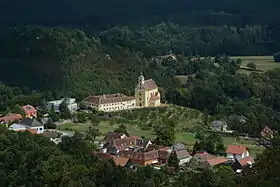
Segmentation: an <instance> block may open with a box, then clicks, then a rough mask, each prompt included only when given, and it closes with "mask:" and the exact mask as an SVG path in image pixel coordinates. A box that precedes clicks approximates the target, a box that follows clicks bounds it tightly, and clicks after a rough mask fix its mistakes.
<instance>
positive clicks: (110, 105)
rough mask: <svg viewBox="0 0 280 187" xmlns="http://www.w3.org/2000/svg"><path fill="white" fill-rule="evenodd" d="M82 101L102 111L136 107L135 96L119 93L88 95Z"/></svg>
mask: <svg viewBox="0 0 280 187" xmlns="http://www.w3.org/2000/svg"><path fill="white" fill-rule="evenodd" d="M83 103H84V104H85V105H86V106H87V107H89V108H92V109H95V110H98V111H104V112H114V111H120V110H126V109H133V108H135V107H136V103H135V97H133V96H126V95H124V94H121V93H116V94H107V95H97V96H89V97H87V98H85V99H84V101H83Z"/></svg>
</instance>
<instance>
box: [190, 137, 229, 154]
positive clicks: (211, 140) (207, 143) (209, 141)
mask: <svg viewBox="0 0 280 187" xmlns="http://www.w3.org/2000/svg"><path fill="white" fill-rule="evenodd" d="M196 137H199V136H196ZM195 149H196V150H195V151H198V149H200V150H202V151H207V152H208V153H211V154H224V152H225V146H224V144H223V139H222V136H221V135H219V134H217V133H210V134H206V135H205V136H202V137H201V139H200V141H199V143H198V145H196V146H195Z"/></svg>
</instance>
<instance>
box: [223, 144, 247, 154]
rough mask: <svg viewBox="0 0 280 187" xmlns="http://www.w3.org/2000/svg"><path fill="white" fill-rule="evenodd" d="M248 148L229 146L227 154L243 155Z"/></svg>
mask: <svg viewBox="0 0 280 187" xmlns="http://www.w3.org/2000/svg"><path fill="white" fill-rule="evenodd" d="M246 150H247V148H246V147H245V146H243V145H228V147H227V150H226V153H230V154H237V155H242V154H243V153H244V152H246Z"/></svg>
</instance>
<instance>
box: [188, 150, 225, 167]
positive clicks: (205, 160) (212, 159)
mask: <svg viewBox="0 0 280 187" xmlns="http://www.w3.org/2000/svg"><path fill="white" fill-rule="evenodd" d="M193 158H194V159H195V160H196V161H197V162H198V165H202V166H204V167H213V166H217V165H221V164H226V163H228V160H227V159H226V158H225V157H222V156H215V155H211V154H209V153H207V152H201V153H196V154H195V155H194V156H193Z"/></svg>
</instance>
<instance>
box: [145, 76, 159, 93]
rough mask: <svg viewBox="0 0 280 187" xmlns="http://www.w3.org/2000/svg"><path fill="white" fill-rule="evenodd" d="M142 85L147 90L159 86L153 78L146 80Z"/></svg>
mask: <svg viewBox="0 0 280 187" xmlns="http://www.w3.org/2000/svg"><path fill="white" fill-rule="evenodd" d="M142 86H143V88H144V89H145V90H153V89H157V88H158V86H157V85H156V83H155V81H153V80H152V79H148V80H145V81H144V84H143V85H142Z"/></svg>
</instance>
